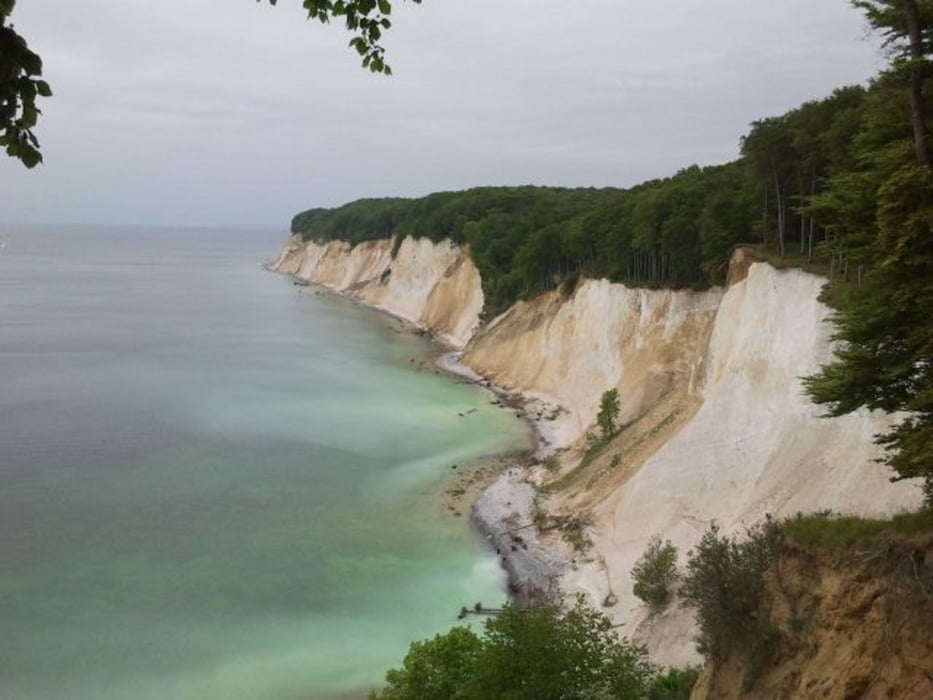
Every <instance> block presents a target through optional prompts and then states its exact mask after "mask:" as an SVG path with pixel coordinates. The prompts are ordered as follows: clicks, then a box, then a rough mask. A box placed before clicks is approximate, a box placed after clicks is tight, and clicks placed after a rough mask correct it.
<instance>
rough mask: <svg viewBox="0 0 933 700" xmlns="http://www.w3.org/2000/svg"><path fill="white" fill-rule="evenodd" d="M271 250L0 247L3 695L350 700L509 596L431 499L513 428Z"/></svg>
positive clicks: (2, 233) (4, 239)
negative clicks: (470, 614)
mask: <svg viewBox="0 0 933 700" xmlns="http://www.w3.org/2000/svg"><path fill="white" fill-rule="evenodd" d="M279 238H280V236H279V235H278V234H277V233H274V232H265V233H263V232H243V231H211V230H169V229H140V230H126V229H106V230H95V229H82V228H44V229H38V228H28V229H27V228H11V227H6V228H0V246H2V248H0V381H2V387H3V388H2V391H0V527H2V533H3V536H2V538H0V620H2V629H3V633H2V635H0V697H3V698H17V699H24V700H29V699H43V700H44V699H58V698H74V699H76V700H83V699H90V698H94V699H95V700H97V699H104V698H143V699H148V698H159V699H160V700H163V699H165V698H198V699H202V698H203V699H206V700H210V699H212V698H224V699H227V698H232V699H236V698H243V699H246V698H331V697H357V696H360V695H363V694H364V693H365V691H366V689H368V688H372V687H376V686H378V685H379V682H380V680H381V678H382V676H383V673H384V671H385V669H386V668H387V667H390V666H392V665H397V663H398V662H399V660H400V659H401V656H402V655H403V654H404V652H405V650H406V649H407V646H408V644H409V642H410V641H411V640H412V639H416V638H421V637H424V636H428V635H433V634H434V633H436V632H439V631H442V630H445V629H447V628H448V627H449V626H450V625H452V624H454V623H455V622H456V620H455V615H456V612H457V610H459V608H460V606H461V605H464V604H467V605H469V604H472V602H474V601H476V600H482V601H483V602H488V603H490V604H492V603H496V602H499V601H501V600H502V599H503V598H504V594H503V592H502V586H503V577H502V573H501V572H500V571H499V569H498V567H497V564H496V561H495V558H494V557H493V556H491V555H490V554H489V553H488V552H487V551H486V550H485V549H484V548H483V546H482V543H481V542H479V541H478V539H477V537H476V535H475V534H474V533H473V532H472V531H471V530H470V528H469V525H468V522H467V518H466V517H465V516H466V514H464V515H463V516H462V517H459V518H458V517H454V516H453V515H451V514H450V513H449V512H448V511H447V510H446V509H445V508H444V507H443V505H442V503H441V500H442V499H441V498H440V494H441V493H442V491H443V490H444V488H445V487H446V486H447V485H448V483H449V480H450V479H451V474H453V473H454V472H453V471H452V470H451V469H450V467H451V465H452V464H457V465H459V470H460V471H462V470H464V469H466V468H468V467H469V465H473V464H475V463H476V462H477V461H478V460H479V459H481V458H483V457H484V456H489V455H491V454H494V453H500V452H503V451H507V450H513V449H519V448H522V447H524V446H526V445H527V442H528V440H529V436H528V433H527V430H526V428H525V426H524V425H523V424H522V423H521V422H520V421H519V420H518V419H517V418H515V417H514V416H513V415H511V414H510V413H508V412H505V411H501V410H499V409H496V408H494V407H493V406H491V405H490V403H489V401H490V397H489V396H488V395H487V394H485V393H484V392H482V391H480V390H479V389H477V388H475V387H472V386H469V385H465V384H463V383H459V382H457V381H455V380H453V379H451V378H449V377H443V376H437V375H435V374H434V373H432V372H425V371H418V370H417V368H416V367H417V364H418V362H420V361H421V360H424V359H426V358H428V357H429V356H430V353H431V352H432V349H431V348H430V346H429V345H428V344H427V343H426V342H425V341H424V340H423V339H421V338H418V337H416V336H413V335H412V334H410V333H406V332H403V331H402V329H401V328H400V327H399V326H398V324H396V323H394V322H392V321H389V320H387V319H386V318H384V317H382V316H380V315H378V314H375V313H374V312H372V311H369V310H367V309H362V308H359V307H357V306H354V305H352V304H350V303H348V302H346V301H344V300H342V299H337V298H334V297H332V296H328V295H320V294H316V293H315V292H314V290H313V289H310V288H309V289H303V290H301V291H299V289H298V288H296V287H293V286H292V285H291V284H290V282H289V281H288V280H287V279H285V278H284V277H281V276H278V275H273V274H271V273H268V272H264V271H263V270H261V269H260V266H259V263H260V261H261V260H262V259H263V258H265V257H269V256H270V255H272V254H273V253H274V252H275V249H276V248H277V246H278V243H279ZM4 244H5V245H4ZM412 360H415V362H412ZM470 409H477V410H476V411H475V412H472V413H469V414H468V415H463V416H461V415H459V414H461V413H467V412H468V411H469V410H470Z"/></svg>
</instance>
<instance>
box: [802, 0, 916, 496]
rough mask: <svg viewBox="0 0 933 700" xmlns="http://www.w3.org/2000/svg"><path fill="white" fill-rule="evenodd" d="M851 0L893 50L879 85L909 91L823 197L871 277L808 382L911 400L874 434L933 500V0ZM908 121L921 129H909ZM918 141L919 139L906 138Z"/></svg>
mask: <svg viewBox="0 0 933 700" xmlns="http://www.w3.org/2000/svg"><path fill="white" fill-rule="evenodd" d="M853 4H855V5H856V6H857V7H860V8H861V9H863V10H865V12H866V14H867V16H868V19H869V22H870V23H871V24H872V25H873V26H874V27H876V28H877V29H879V30H880V31H881V32H882V33H883V34H884V36H885V41H886V42H887V44H888V45H889V46H890V47H891V48H892V50H893V51H894V56H893V63H892V66H891V68H890V69H889V70H888V71H887V72H886V74H885V75H883V76H882V78H881V79H880V80H879V84H880V86H881V88H882V89H884V90H885V91H886V94H889V95H893V96H894V97H897V96H898V95H900V96H903V94H904V92H905V91H906V92H908V93H909V94H910V99H909V100H903V102H905V103H907V102H909V106H910V110H909V112H907V110H906V109H903V110H901V109H898V106H899V102H895V101H892V100H890V99H889V100H888V104H887V105H885V106H880V105H875V106H874V108H873V109H872V110H871V111H870V112H868V114H867V116H866V119H865V123H866V128H865V129H864V132H863V134H862V135H861V136H860V137H859V139H858V141H859V142H860V144H861V146H862V148H863V151H864V152H863V154H862V159H861V160H862V162H863V163H868V164H870V167H869V168H864V167H863V168H862V169H861V171H860V172H859V173H858V174H852V175H848V176H845V177H837V178H836V179H835V181H834V182H833V183H832V184H831V186H830V188H829V191H828V192H827V196H825V197H823V196H821V197H820V198H818V199H817V201H816V205H817V208H819V207H823V208H824V209H826V210H828V211H829V212H830V213H831V214H832V215H834V216H835V218H836V220H838V221H842V222H846V223H847V226H848V228H850V229H851V230H850V231H849V232H847V235H846V237H845V238H844V239H843V242H845V241H848V240H851V241H853V242H854V243H855V245H856V247H857V250H858V251H859V254H860V256H861V259H863V260H864V261H865V264H866V266H867V267H868V271H867V274H866V275H865V278H864V280H863V281H862V284H860V285H858V286H856V287H854V288H843V289H841V290H836V299H837V302H838V303H839V311H838V313H837V314H836V316H835V322H836V331H835V335H834V339H835V340H836V342H837V350H836V353H835V358H834V360H833V361H832V362H830V363H829V364H827V365H826V366H824V367H823V368H822V369H821V371H820V372H819V373H818V374H816V375H814V376H812V377H808V378H807V379H806V380H805V383H806V387H807V389H808V391H809V393H810V395H811V396H812V397H813V399H814V400H815V401H817V402H818V403H823V404H826V405H827V406H828V407H829V413H830V415H842V414H845V413H850V412H851V411H854V410H856V409H858V408H861V407H868V408H873V409H881V410H884V411H888V412H905V413H906V417H903V418H901V419H900V420H899V422H898V423H897V424H896V425H895V426H894V428H893V429H892V430H891V431H889V432H888V433H886V434H883V435H880V436H878V438H877V440H878V442H879V443H880V444H882V445H883V446H884V447H885V448H886V450H887V454H886V457H887V463H888V464H889V465H890V466H891V467H892V469H893V470H894V472H895V474H896V476H895V479H906V478H914V477H919V478H921V479H922V480H923V482H924V487H925V493H926V497H927V502H928V504H930V505H933V319H931V316H930V314H929V309H930V305H931V304H933V168H931V166H930V164H929V163H930V161H929V154H928V150H927V146H928V143H927V139H928V137H927V135H928V133H929V124H928V122H927V121H926V120H927V117H926V115H927V113H928V111H927V110H926V105H925V104H924V101H925V99H926V98H925V97H924V92H923V83H924V80H925V76H926V74H927V73H928V72H929V71H928V70H927V69H928V67H929V62H928V61H927V60H926V54H927V53H928V52H929V51H930V49H931V44H933V2H931V0H920V1H913V0H854V3H853ZM918 76H919V79H918ZM892 104H893V105H895V106H894V107H893V108H892V106H891V105H892ZM892 109H893V111H892ZM911 132H912V136H913V138H912V139H910V138H909V137H906V135H907V134H910V133H911ZM905 137H906V140H905ZM910 141H912V143H913V148H912V149H910V148H905V147H904V146H905V143H909V142H910ZM911 150H912V151H913V153H912V154H911V153H910V151H911ZM911 161H912V162H911ZM860 199H861V200H867V201H868V202H870V203H871V205H870V206H865V204H864V201H863V203H861V204H860V203H859V202H860ZM860 281H861V280H860Z"/></svg>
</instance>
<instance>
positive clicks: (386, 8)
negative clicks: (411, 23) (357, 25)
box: [379, 0, 392, 15]
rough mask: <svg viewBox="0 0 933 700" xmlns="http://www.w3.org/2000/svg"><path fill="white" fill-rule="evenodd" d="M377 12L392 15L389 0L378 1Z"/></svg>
mask: <svg viewBox="0 0 933 700" xmlns="http://www.w3.org/2000/svg"><path fill="white" fill-rule="evenodd" d="M379 11H380V12H381V13H382V14H384V15H389V14H392V3H391V2H389V0H379Z"/></svg>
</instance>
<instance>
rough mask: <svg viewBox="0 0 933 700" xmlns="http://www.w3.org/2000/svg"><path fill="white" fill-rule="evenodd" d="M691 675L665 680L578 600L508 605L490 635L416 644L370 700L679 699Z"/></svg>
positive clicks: (466, 632)
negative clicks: (562, 605)
mask: <svg viewBox="0 0 933 700" xmlns="http://www.w3.org/2000/svg"><path fill="white" fill-rule="evenodd" d="M695 680H696V675H695V672H694V671H692V670H687V671H678V670H674V669H671V670H668V671H667V672H666V673H664V674H661V673H660V672H659V670H658V669H657V668H656V667H654V666H653V665H652V664H651V663H649V661H648V659H647V655H646V652H645V650H644V649H643V648H641V647H636V646H633V645H631V644H630V643H629V642H628V641H627V640H625V639H620V638H619V637H618V636H617V635H616V633H615V631H614V630H613V629H612V625H611V623H610V622H609V619H608V618H607V617H606V616H605V615H603V614H601V613H599V612H597V611H595V610H593V609H592V608H589V607H587V606H586V605H584V604H583V603H582V602H581V601H580V600H578V601H577V604H576V605H575V606H574V607H573V608H571V609H570V610H568V611H566V612H561V611H560V609H558V608H556V607H545V608H535V609H531V610H521V609H519V608H515V607H512V606H507V607H506V608H504V609H503V611H502V613H501V614H499V615H496V616H494V617H492V618H490V619H489V620H487V622H486V624H485V633H484V634H476V633H475V632H473V630H471V629H469V628H467V627H455V628H453V629H452V630H450V631H449V632H447V633H446V634H441V635H437V636H436V637H434V638H433V639H430V640H426V641H422V642H415V643H414V644H412V645H411V648H410V649H409V651H408V654H407V655H406V656H405V659H404V661H403V662H402V666H401V668H398V669H393V670H391V671H389V672H388V673H387V674H386V682H387V686H386V687H385V688H384V689H383V690H382V691H381V692H379V693H375V692H374V693H372V694H371V695H370V699H371V700H489V698H499V699H502V700H550V699H553V700H558V699H561V700H572V699H579V700H583V699H587V700H597V699H600V698H606V699H608V698H620V699H622V700H627V699H629V698H630V699H632V700H636V699H637V700H641V699H643V698H651V699H653V700H654V699H656V700H678V699H680V698H683V699H686V698H687V697H689V694H690V690H691V689H692V687H693V682H694V681H695Z"/></svg>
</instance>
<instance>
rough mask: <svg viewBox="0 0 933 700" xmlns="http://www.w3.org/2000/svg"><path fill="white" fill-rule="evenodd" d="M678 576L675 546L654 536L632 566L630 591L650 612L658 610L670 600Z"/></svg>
mask: <svg viewBox="0 0 933 700" xmlns="http://www.w3.org/2000/svg"><path fill="white" fill-rule="evenodd" d="M679 577H680V576H679V574H678V572H677V547H675V546H674V545H673V544H671V541H670V540H666V541H664V542H661V538H660V537H658V536H654V537H652V538H651V540H650V541H649V542H648V547H647V548H646V549H645V552H644V554H642V555H641V557H640V558H639V559H638V561H637V562H635V566H634V567H632V579H634V581H635V585H634V586H633V588H632V591H633V593H635V595H636V597H638V598H640V599H641V600H643V601H644V602H645V603H647V604H648V606H649V607H650V608H651V610H652V612H658V611H660V610H663V609H664V606H665V605H667V603H668V601H670V599H671V595H672V594H673V587H674V584H675V583H676V582H677V579H678V578H679Z"/></svg>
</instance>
